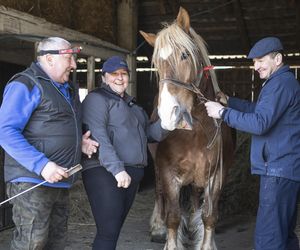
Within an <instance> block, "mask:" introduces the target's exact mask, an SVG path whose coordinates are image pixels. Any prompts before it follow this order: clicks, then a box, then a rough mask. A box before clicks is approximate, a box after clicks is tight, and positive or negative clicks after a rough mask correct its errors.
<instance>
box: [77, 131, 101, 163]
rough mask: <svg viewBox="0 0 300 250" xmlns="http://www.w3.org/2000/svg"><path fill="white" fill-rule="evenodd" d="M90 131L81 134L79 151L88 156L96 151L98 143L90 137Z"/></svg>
mask: <svg viewBox="0 0 300 250" xmlns="http://www.w3.org/2000/svg"><path fill="white" fill-rule="evenodd" d="M90 136H91V131H87V132H86V133H85V134H84V135H83V136H82V143H81V151H82V153H84V154H86V155H87V156H88V157H89V158H91V157H92V154H94V153H96V152H97V148H98V147H99V143H98V142H96V141H94V140H92V139H90Z"/></svg>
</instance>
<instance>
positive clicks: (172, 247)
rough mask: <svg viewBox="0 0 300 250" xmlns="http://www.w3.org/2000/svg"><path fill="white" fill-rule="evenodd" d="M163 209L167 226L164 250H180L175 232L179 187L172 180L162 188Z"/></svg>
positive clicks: (178, 215)
mask: <svg viewBox="0 0 300 250" xmlns="http://www.w3.org/2000/svg"><path fill="white" fill-rule="evenodd" d="M164 188H165V190H166V192H165V193H164V198H165V199H166V202H165V209H166V225H167V241H166V244H165V247H164V250H181V249H179V248H177V231H178V227H179V224H180V218H181V214H180V205H179V195H180V186H179V184H178V183H175V182H174V179H172V180H169V182H168V183H167V185H165V186H164Z"/></svg>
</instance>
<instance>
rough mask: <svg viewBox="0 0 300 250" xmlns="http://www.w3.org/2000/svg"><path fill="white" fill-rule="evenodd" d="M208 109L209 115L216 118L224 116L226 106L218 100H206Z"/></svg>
mask: <svg viewBox="0 0 300 250" xmlns="http://www.w3.org/2000/svg"><path fill="white" fill-rule="evenodd" d="M204 105H205V107H206V111H207V114H208V116H210V117H212V118H215V119H220V118H221V116H222V112H223V111H224V109H225V107H224V106H222V105H221V104H220V103H218V102H206V103H205V104H204Z"/></svg>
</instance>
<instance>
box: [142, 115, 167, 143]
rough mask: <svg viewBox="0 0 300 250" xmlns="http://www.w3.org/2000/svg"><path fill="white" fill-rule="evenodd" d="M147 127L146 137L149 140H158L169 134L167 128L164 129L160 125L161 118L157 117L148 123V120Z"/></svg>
mask: <svg viewBox="0 0 300 250" xmlns="http://www.w3.org/2000/svg"><path fill="white" fill-rule="evenodd" d="M147 122H148V127H147V137H148V141H149V142H159V141H162V140H163V139H165V138H166V136H167V135H168V134H169V131H168V130H164V129H163V128H162V127H161V120H160V119H158V120H157V121H156V122H153V123H150V122H149V120H147Z"/></svg>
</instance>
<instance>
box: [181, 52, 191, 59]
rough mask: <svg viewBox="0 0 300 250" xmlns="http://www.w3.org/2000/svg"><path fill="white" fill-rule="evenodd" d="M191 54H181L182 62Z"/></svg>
mask: <svg viewBox="0 0 300 250" xmlns="http://www.w3.org/2000/svg"><path fill="white" fill-rule="evenodd" d="M189 55H190V53H189V52H188V51H186V52H182V53H181V60H186V59H187V58H188V57H189Z"/></svg>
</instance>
